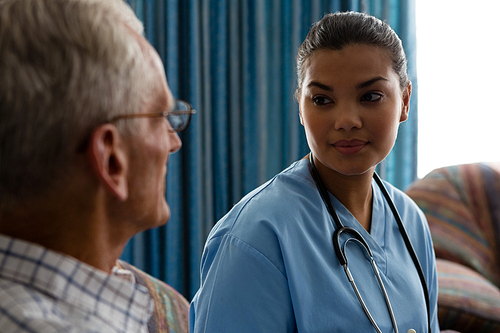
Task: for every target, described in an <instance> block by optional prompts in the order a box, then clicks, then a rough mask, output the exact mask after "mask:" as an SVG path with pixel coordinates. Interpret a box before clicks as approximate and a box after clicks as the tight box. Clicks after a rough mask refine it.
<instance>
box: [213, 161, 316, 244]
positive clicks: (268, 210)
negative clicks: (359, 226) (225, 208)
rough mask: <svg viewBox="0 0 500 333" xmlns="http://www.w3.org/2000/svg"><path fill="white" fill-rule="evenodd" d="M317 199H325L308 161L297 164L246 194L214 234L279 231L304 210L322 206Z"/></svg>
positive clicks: (217, 226)
mask: <svg viewBox="0 0 500 333" xmlns="http://www.w3.org/2000/svg"><path fill="white" fill-rule="evenodd" d="M316 196H318V198H316ZM314 200H321V198H319V195H318V194H317V190H316V187H315V184H314V180H313V179H312V177H311V174H310V172H309V166H308V163H307V161H306V160H300V161H297V162H294V163H292V164H291V165H290V166H289V167H288V168H286V169H285V170H283V171H282V172H280V173H279V174H277V175H275V176H274V177H273V178H272V179H270V180H269V181H267V182H266V183H264V184H263V185H261V186H259V187H257V188H256V189H254V190H253V191H251V192H250V193H248V194H247V195H245V196H244V197H243V198H242V199H241V200H240V201H239V202H238V203H237V204H235V205H234V206H233V207H232V208H231V210H230V211H229V212H228V213H227V214H226V215H225V216H224V217H223V218H221V219H220V220H219V222H218V223H217V225H216V226H215V227H214V229H213V230H212V233H211V235H212V236H213V235H214V234H215V233H217V234H219V235H222V234H226V233H228V232H232V233H238V234H240V233H248V232H250V231H251V230H253V229H255V228H259V229H262V228H263V227H264V228H267V229H273V232H279V229H280V228H281V226H283V224H284V223H286V222H289V221H291V220H294V219H296V218H297V217H298V216H300V215H301V211H304V210H306V209H307V210H308V209H310V208H311V206H318V205H312V204H311V203H312V202H314ZM242 230H243V231H242ZM261 231H262V230H259V232H261Z"/></svg>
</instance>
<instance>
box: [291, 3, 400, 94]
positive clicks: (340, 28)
mask: <svg viewBox="0 0 500 333" xmlns="http://www.w3.org/2000/svg"><path fill="white" fill-rule="evenodd" d="M353 44H368V45H374V46H379V47H382V48H384V49H386V50H388V51H389V54H390V57H391V59H392V67H393V68H394V71H395V72H396V73H397V74H398V76H399V84H400V86H401V89H404V88H405V87H406V86H407V85H408V83H409V78H408V73H407V65H406V64H407V61H406V55H405V52H404V50H403V45H402V43H401V40H400V39H399V37H398V35H397V34H396V33H395V32H394V30H392V28H391V27H390V26H389V25H388V24H387V23H385V22H383V21H381V20H379V19H378V18H376V17H373V16H370V15H367V14H363V13H356V12H343V13H334V14H326V15H325V16H324V17H323V18H322V19H321V20H320V21H318V22H316V23H315V24H314V25H313V27H312V28H311V30H310V31H309V33H308V34H307V37H306V39H305V40H304V42H303V43H302V45H300V48H299V52H298V54H297V90H296V93H295V94H296V97H297V98H298V97H299V96H300V93H301V87H302V81H303V78H304V66H305V63H306V61H307V59H308V58H309V57H310V56H311V55H312V54H313V53H314V52H315V51H317V50H321V49H331V50H341V49H342V48H344V47H345V46H348V45H353Z"/></svg>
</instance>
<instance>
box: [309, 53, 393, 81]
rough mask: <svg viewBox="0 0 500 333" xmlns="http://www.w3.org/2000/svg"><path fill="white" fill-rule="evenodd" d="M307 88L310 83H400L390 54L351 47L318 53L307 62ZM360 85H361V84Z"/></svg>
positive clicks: (312, 55)
mask: <svg viewBox="0 0 500 333" xmlns="http://www.w3.org/2000/svg"><path fill="white" fill-rule="evenodd" d="M304 67H305V68H304V80H303V85H305V86H307V85H308V84H309V83H308V81H311V80H314V81H317V80H319V81H321V82H323V83H325V84H326V83H327V82H345V83H346V84H347V83H350V82H358V81H360V82H361V81H364V80H370V79H372V78H374V77H379V76H380V77H385V78H387V79H394V80H396V81H397V82H398V77H397V74H396V72H395V71H394V69H393V66H392V61H391V57H390V54H389V52H388V51H387V50H386V49H384V48H381V47H377V46H372V45H364V44H360V45H349V46H347V47H344V48H343V49H341V50H332V49H321V50H317V51H315V52H314V53H313V54H311V56H310V57H309V58H308V59H307V61H306V62H305V63H304ZM358 83H359V82H358Z"/></svg>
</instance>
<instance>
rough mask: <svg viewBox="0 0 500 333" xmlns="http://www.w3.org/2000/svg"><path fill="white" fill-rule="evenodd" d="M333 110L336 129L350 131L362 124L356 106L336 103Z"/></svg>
mask: <svg viewBox="0 0 500 333" xmlns="http://www.w3.org/2000/svg"><path fill="white" fill-rule="evenodd" d="M335 111H336V112H335V113H334V117H335V129H336V130H344V131H350V130H353V129H359V128H361V127H362V126H363V122H362V120H361V116H360V112H359V110H358V109H357V107H356V106H353V105H349V104H346V105H338V106H337V107H336V110H335Z"/></svg>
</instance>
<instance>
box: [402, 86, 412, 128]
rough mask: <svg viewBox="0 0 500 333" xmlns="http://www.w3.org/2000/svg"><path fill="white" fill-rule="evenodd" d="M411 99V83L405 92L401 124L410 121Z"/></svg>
mask: <svg viewBox="0 0 500 333" xmlns="http://www.w3.org/2000/svg"><path fill="white" fill-rule="evenodd" d="M410 97H411V82H409V83H408V85H407V86H406V88H405V89H404V90H403V95H402V109H401V118H400V119H399V122H404V121H406V120H407V119H408V114H409V112H410Z"/></svg>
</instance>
